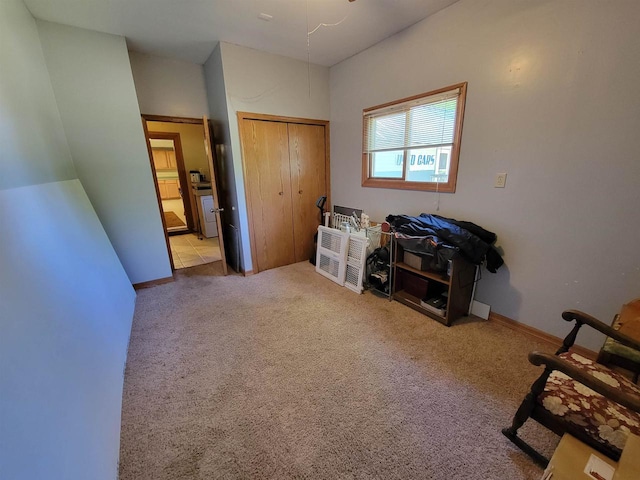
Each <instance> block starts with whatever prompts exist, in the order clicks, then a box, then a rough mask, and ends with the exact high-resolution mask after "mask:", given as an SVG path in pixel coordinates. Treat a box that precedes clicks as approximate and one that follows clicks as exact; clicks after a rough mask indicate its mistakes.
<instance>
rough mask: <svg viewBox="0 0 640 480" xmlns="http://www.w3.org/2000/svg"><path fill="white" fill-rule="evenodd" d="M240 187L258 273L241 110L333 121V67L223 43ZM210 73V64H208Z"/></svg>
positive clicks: (247, 257)
mask: <svg viewBox="0 0 640 480" xmlns="http://www.w3.org/2000/svg"><path fill="white" fill-rule="evenodd" d="M220 50H221V57H222V65H223V73H224V85H225V88H226V95H227V111H228V115H229V120H228V122H229V135H230V140H231V152H229V155H230V159H231V161H232V162H233V171H234V174H235V179H236V181H235V183H236V189H237V201H238V205H237V206H236V208H237V209H238V212H239V220H240V233H241V242H242V259H243V261H244V269H245V270H252V269H253V265H252V263H251V244H250V241H249V226H248V219H247V204H246V197H245V189H244V174H243V171H242V155H241V149H240V136H239V132H238V120H237V112H252V113H265V114H271V115H281V116H288V117H301V118H313V119H320V120H327V119H328V118H329V69H328V68H326V67H321V66H318V65H311V66H310V68H309V66H308V65H307V63H306V62H301V61H299V60H293V59H291V58H287V57H282V56H280V55H273V54H270V53H265V52H260V51H258V50H253V49H251V48H246V47H240V46H238V45H233V44H230V43H224V42H221V43H220ZM205 70H206V66H205Z"/></svg>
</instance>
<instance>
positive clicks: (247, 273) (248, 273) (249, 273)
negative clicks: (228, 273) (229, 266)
mask: <svg viewBox="0 0 640 480" xmlns="http://www.w3.org/2000/svg"><path fill="white" fill-rule="evenodd" d="M243 275H244V276H245V277H250V276H251V275H254V273H253V270H246V271H245V272H244V273H243Z"/></svg>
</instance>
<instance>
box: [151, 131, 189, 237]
mask: <svg viewBox="0 0 640 480" xmlns="http://www.w3.org/2000/svg"><path fill="white" fill-rule="evenodd" d="M148 136H149V144H150V145H151V158H152V159H153V162H152V166H153V169H154V170H155V178H156V184H157V189H158V191H159V192H160V207H161V211H162V215H163V217H164V222H165V229H166V231H167V233H168V234H169V235H179V234H185V233H189V232H193V231H195V228H194V221H193V217H192V215H191V213H190V212H191V199H190V195H189V188H190V187H189V183H188V181H187V178H186V173H185V165H184V156H183V153H182V142H181V141H180V134H179V133H170V132H153V131H150V132H149V135H148Z"/></svg>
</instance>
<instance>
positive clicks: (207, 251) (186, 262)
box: [169, 233, 222, 269]
mask: <svg viewBox="0 0 640 480" xmlns="http://www.w3.org/2000/svg"><path fill="white" fill-rule="evenodd" d="M169 244H170V245H171V255H172V256H173V266H174V267H175V268H176V269H179V268H186V267H195V266H196V265H202V264H205V263H211V262H217V261H218V260H221V259H222V256H221V254H220V244H219V243H218V237H212V238H206V237H202V240H198V236H197V235H196V234H195V233H188V234H185V235H173V236H170V237H169Z"/></svg>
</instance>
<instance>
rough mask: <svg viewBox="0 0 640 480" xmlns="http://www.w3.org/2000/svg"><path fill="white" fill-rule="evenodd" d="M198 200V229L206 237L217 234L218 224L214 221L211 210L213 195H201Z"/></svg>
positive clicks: (214, 215)
mask: <svg viewBox="0 0 640 480" xmlns="http://www.w3.org/2000/svg"><path fill="white" fill-rule="evenodd" d="M199 198H200V201H199V202H198V218H199V219H200V230H201V231H202V234H203V235H204V236H205V237H207V238H211V237H217V236H218V224H217V223H216V214H215V213H213V212H212V210H213V195H202V196H200V197H199Z"/></svg>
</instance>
